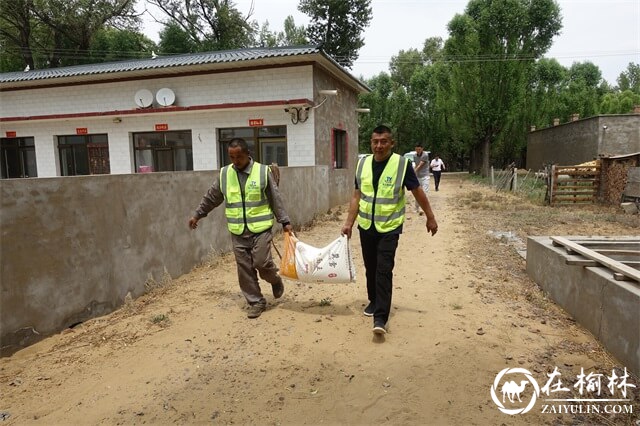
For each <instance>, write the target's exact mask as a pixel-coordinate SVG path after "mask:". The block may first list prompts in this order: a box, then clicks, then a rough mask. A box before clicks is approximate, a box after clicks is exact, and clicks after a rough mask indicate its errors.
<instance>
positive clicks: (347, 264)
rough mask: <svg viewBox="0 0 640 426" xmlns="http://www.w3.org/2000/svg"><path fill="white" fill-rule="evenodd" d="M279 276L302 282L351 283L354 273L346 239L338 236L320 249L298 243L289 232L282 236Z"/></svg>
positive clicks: (353, 280)
mask: <svg viewBox="0 0 640 426" xmlns="http://www.w3.org/2000/svg"><path fill="white" fill-rule="evenodd" d="M280 275H281V276H283V277H285V278H288V279H291V280H295V281H300V282H305V283H353V282H355V281H356V270H355V267H354V265H353V259H352V257H351V250H350V248H349V240H348V238H347V236H346V235H342V236H340V237H338V238H336V239H335V240H333V241H332V242H331V243H329V244H328V245H326V246H325V247H322V248H317V247H313V246H311V245H309V244H306V243H303V242H302V241H300V240H298V239H297V238H296V236H295V235H293V233H291V234H289V233H287V232H285V233H284V254H283V255H282V262H281V264H280Z"/></svg>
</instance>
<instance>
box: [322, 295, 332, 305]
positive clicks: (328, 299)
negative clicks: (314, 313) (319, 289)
mask: <svg viewBox="0 0 640 426" xmlns="http://www.w3.org/2000/svg"><path fill="white" fill-rule="evenodd" d="M319 305H320V306H331V298H330V297H325V298H324V299H322V300H321V301H320V303H319Z"/></svg>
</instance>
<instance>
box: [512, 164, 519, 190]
mask: <svg viewBox="0 0 640 426" xmlns="http://www.w3.org/2000/svg"><path fill="white" fill-rule="evenodd" d="M517 190H518V168H517V167H514V168H513V192H516V191H517Z"/></svg>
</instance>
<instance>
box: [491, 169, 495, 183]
mask: <svg viewBox="0 0 640 426" xmlns="http://www.w3.org/2000/svg"><path fill="white" fill-rule="evenodd" d="M491 186H495V177H494V175H493V166H491Z"/></svg>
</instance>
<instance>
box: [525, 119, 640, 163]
mask: <svg viewBox="0 0 640 426" xmlns="http://www.w3.org/2000/svg"><path fill="white" fill-rule="evenodd" d="M605 127H606V128H605ZM635 152H640V114H621V115H599V116H596V117H589V118H585V119H582V120H577V121H572V122H569V123H564V124H560V125H558V126H553V127H547V128H545V129H539V130H535V131H533V132H531V133H529V135H528V137H527V168H528V169H534V170H540V169H542V168H543V167H544V164H549V163H554V164H558V165H561V166H571V165H575V164H580V163H584V162H586V161H591V160H593V159H595V158H597V157H598V156H599V155H625V154H632V153H635Z"/></svg>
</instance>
